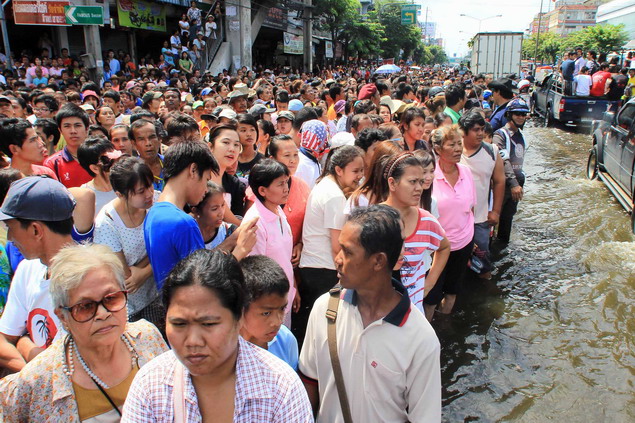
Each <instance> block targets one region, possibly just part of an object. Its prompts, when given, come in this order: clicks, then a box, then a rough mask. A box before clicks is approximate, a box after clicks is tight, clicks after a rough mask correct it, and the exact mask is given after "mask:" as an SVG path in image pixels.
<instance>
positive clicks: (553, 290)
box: [433, 128, 635, 423]
mask: <svg viewBox="0 0 635 423" xmlns="http://www.w3.org/2000/svg"><path fill="white" fill-rule="evenodd" d="M525 134H526V135H525V136H526V138H527V139H528V140H529V143H530V149H529V151H528V152H527V157H526V159H525V172H526V174H527V183H526V185H525V200H524V201H523V202H522V204H521V206H520V210H519V212H518V214H517V215H516V220H515V227H514V232H513V234H512V242H511V244H510V246H509V248H508V249H506V250H504V251H503V252H501V254H500V257H499V261H498V263H497V271H496V272H495V275H494V278H493V280H492V281H490V282H488V283H486V284H483V283H481V282H476V281H472V283H471V285H470V287H469V290H468V293H467V294H466V295H463V296H462V298H461V302H460V303H459V304H457V305H458V309H457V311H456V313H455V314H454V315H453V316H452V317H451V318H438V319H436V320H435V322H434V323H433V325H434V327H435V329H436V330H437V333H438V334H439V339H440V341H441V346H442V353H441V354H442V355H441V363H442V366H443V369H442V378H443V388H444V393H443V398H444V402H443V405H444V407H443V416H444V421H445V422H462V421H478V422H545V421H554V422H615V423H617V422H635V386H634V385H635V345H634V344H635V335H634V334H635V301H634V300H635V243H634V242H633V240H634V238H633V235H632V234H631V232H630V218H629V216H628V214H626V212H624V211H623V209H622V208H621V207H620V206H619V204H618V203H617V202H616V201H615V200H614V199H613V198H612V197H611V196H610V194H609V193H608V190H607V189H606V187H604V185H603V184H602V183H601V182H599V181H589V180H587V179H585V176H584V170H585V166H586V158H587V154H588V150H589V148H590V137H589V136H588V135H586V134H583V133H572V132H567V131H564V130H562V129H551V128H550V129H547V128H526V130H525Z"/></svg>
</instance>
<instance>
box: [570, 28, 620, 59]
mask: <svg viewBox="0 0 635 423" xmlns="http://www.w3.org/2000/svg"><path fill="white" fill-rule="evenodd" d="M627 41H628V33H627V32H626V31H624V25H621V24H620V25H611V24H603V25H594V26H590V27H587V28H584V29H582V30H580V31H575V32H572V33H571V34H569V35H568V36H567V37H566V38H565V39H564V43H563V47H564V48H565V49H568V50H572V49H575V48H577V47H582V48H583V49H584V50H595V51H597V52H604V53H608V52H610V51H613V50H619V49H620V48H621V47H622V46H623V45H624V44H626V42H627Z"/></svg>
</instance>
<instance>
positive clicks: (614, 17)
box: [597, 0, 635, 40]
mask: <svg viewBox="0 0 635 423" xmlns="http://www.w3.org/2000/svg"><path fill="white" fill-rule="evenodd" d="M597 23H599V24H604V23H607V24H611V25H620V24H622V25H624V30H625V31H626V32H627V33H628V36H629V39H630V40H635V0H613V1H608V2H604V4H602V5H601V6H600V7H598V14H597Z"/></svg>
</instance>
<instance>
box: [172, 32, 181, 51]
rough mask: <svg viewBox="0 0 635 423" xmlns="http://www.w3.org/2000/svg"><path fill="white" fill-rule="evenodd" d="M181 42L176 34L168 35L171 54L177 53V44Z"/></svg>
mask: <svg viewBox="0 0 635 423" xmlns="http://www.w3.org/2000/svg"><path fill="white" fill-rule="evenodd" d="M180 44H181V39H180V38H179V37H177V36H176V35H173V36H171V37H170V46H172V53H173V54H178V53H179V49H178V48H177V47H176V46H178V45H180Z"/></svg>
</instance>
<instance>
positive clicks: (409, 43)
mask: <svg viewBox="0 0 635 423" xmlns="http://www.w3.org/2000/svg"><path fill="white" fill-rule="evenodd" d="M376 7H377V8H378V10H379V22H380V23H381V24H382V25H383V26H384V28H385V31H386V34H388V35H389V36H388V37H386V38H385V39H384V41H383V42H382V43H381V50H382V56H383V57H384V58H392V57H394V58H396V59H400V58H403V59H407V58H409V57H410V56H411V55H412V54H413V52H414V51H415V49H416V48H417V46H419V45H422V44H423V41H422V40H421V28H419V26H417V25H402V24H401V7H400V6H399V5H394V4H389V3H385V2H377V3H376ZM400 52H402V54H401V57H399V53H400Z"/></svg>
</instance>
